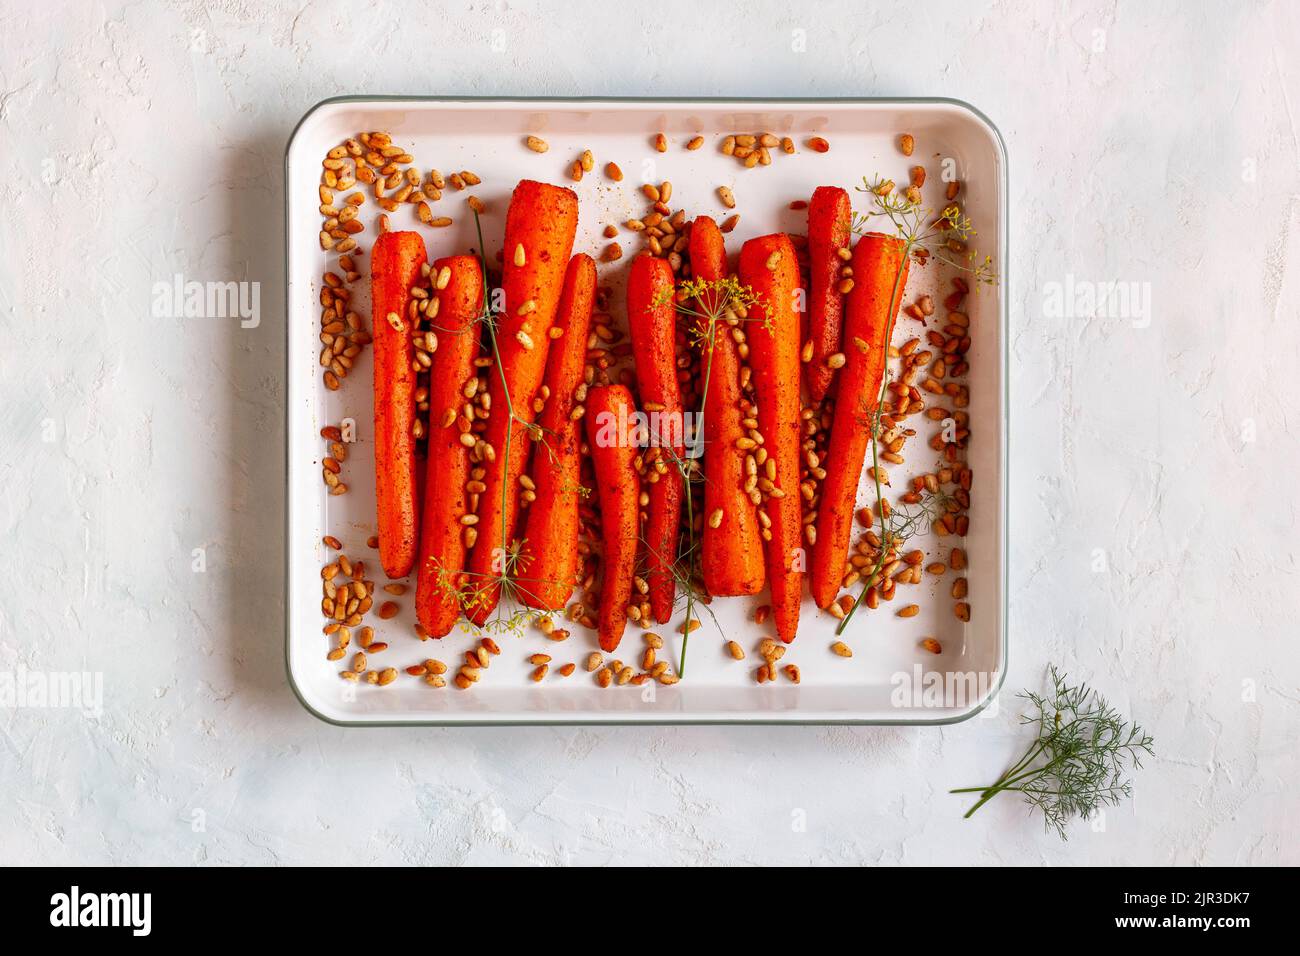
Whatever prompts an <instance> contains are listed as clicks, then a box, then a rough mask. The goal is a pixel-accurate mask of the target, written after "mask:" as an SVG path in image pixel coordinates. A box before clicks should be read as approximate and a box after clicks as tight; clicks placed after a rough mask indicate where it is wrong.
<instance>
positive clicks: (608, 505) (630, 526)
mask: <svg viewBox="0 0 1300 956" xmlns="http://www.w3.org/2000/svg"><path fill="white" fill-rule="evenodd" d="M635 411H636V407H635V405H634V404H633V402H632V393H631V392H630V391H628V390H627V388H626V387H625V386H622V385H602V386H600V387H597V388H593V389H592V390H591V391H590V392H589V393H588V395H587V415H586V418H587V444H588V445H589V446H590V448H591V461H592V465H593V466H594V467H595V471H596V489H597V493H598V494H599V496H600V529H601V531H600V536H601V541H602V542H603V545H604V547H603V551H604V554H603V556H602V560H601V584H600V613H599V615H598V616H597V634H598V636H599V638H600V646H601V648H602V649H603V650H606V651H612V650H614V649H615V648H616V647H618V642H619V641H621V640H622V639H623V630H624V629H625V628H626V627H627V606H628V603H629V602H630V601H631V600H632V576H633V574H635V572H636V550H637V538H638V534H637V522H638V518H639V507H640V498H641V479H640V477H639V476H638V475H637V473H636V462H635V459H636V455H637V447H636V442H635V437H634V436H633V435H632V434H630V432H631V431H632V430H633V428H634V425H633V424H632V422H633V419H632V416H633V414H634V413H635Z"/></svg>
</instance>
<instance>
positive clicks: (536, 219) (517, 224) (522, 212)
mask: <svg viewBox="0 0 1300 956" xmlns="http://www.w3.org/2000/svg"><path fill="white" fill-rule="evenodd" d="M577 227H578V197H577V196H575V195H574V193H573V190H571V189H564V188H563V187H560V186H550V185H547V184H546V183H538V182H534V181H532V180H529V179H525V180H523V181H521V182H520V183H519V185H518V186H516V187H515V191H514V195H513V196H512V197H511V199H510V209H509V211H508V212H507V213H506V241H505V250H504V251H505V259H504V263H503V271H502V278H501V285H502V290H503V291H504V293H505V311H504V312H503V313H502V314H501V315H500V316H499V319H498V322H497V329H496V333H495V353H496V354H495V355H493V359H494V360H495V364H496V367H495V368H494V369H493V370H492V374H491V376H490V384H489V387H488V395H489V396H490V397H491V400H492V414H491V417H490V418H489V419H488V426H487V430H486V431H485V432H484V434H483V440H484V442H485V443H486V446H487V448H488V449H490V451H488V452H487V459H486V461H485V463H484V464H485V467H486V474H485V476H484V478H483V484H484V485H485V489H484V491H483V494H482V496H481V498H480V500H479V523H478V532H479V533H478V542H477V544H475V546H474V550H473V551H471V552H470V556H469V562H468V568H469V572H470V578H471V582H472V587H473V589H474V595H473V598H472V600H471V601H470V603H469V606H468V607H467V608H466V612H465V613H466V616H467V617H469V619H470V620H471V621H473V622H474V623H475V624H480V625H481V624H483V623H484V622H485V621H486V620H487V618H488V615H490V614H491V613H492V611H493V609H494V608H495V607H496V606H497V601H498V600H499V599H500V590H501V589H500V586H499V583H498V579H499V578H500V577H501V576H502V575H503V574H505V573H506V571H507V570H508V568H507V564H508V561H507V556H506V549H508V548H509V547H510V546H511V542H512V541H513V540H514V535H515V524H516V521H517V519H518V515H519V477H520V476H521V475H523V474H524V471H525V469H526V467H527V464H528V453H529V452H530V451H531V450H532V444H533V443H532V441H531V440H530V438H529V434H528V426H530V425H531V424H532V422H533V417H534V412H533V399H534V397H536V394H537V389H538V388H539V387H540V386H541V384H542V377H543V375H544V374H545V372H546V356H547V354H548V352H549V350H550V344H551V338H550V332H551V325H552V323H553V322H554V321H555V310H556V308H557V307H558V306H559V303H560V291H561V289H562V288H563V286H564V272H565V268H566V267H567V265H568V262H569V255H570V254H571V253H572V252H573V236H574V232H575V231H576V229H577Z"/></svg>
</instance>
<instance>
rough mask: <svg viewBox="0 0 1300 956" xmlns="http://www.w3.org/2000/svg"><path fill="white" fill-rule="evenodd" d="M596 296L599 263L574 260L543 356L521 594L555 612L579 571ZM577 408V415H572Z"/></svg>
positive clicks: (533, 604) (579, 257)
mask: <svg viewBox="0 0 1300 956" xmlns="http://www.w3.org/2000/svg"><path fill="white" fill-rule="evenodd" d="M595 301H596V263H595V262H593V261H592V259H591V256H588V255H584V254H582V253H579V254H578V255H576V256H574V257H573V258H572V259H570V260H569V268H568V271H566V272H565V274H564V291H563V293H562V294H561V295H560V306H559V309H558V310H557V311H556V314H555V328H556V329H559V330H561V331H562V332H563V334H562V335H561V336H560V337H559V338H558V339H557V340H556V341H555V344H554V345H552V346H551V354H550V357H549V358H547V360H546V387H547V388H548V389H550V396H549V397H548V398H547V399H546V405H545V407H544V408H543V409H542V414H541V417H540V418H539V419H538V424H539V425H540V426H541V427H542V428H543V429H544V435H543V439H542V441H543V442H544V443H545V444H544V445H539V447H538V448H537V449H536V450H535V451H534V452H533V468H532V476H533V484H534V486H535V489H534V490H535V492H536V495H537V498H536V500H535V501H534V502H533V503H532V505H531V506H530V507H529V509H528V521H527V523H526V524H525V527H524V540H523V544H522V548H521V553H522V554H523V555H525V557H524V559H523V560H522V561H521V566H522V570H521V571H520V575H521V577H522V578H523V579H524V580H523V583H522V584H521V587H520V599H521V600H522V601H523V602H524V603H525V604H527V605H528V606H529V607H535V608H542V609H544V610H548V611H558V610H560V609H561V608H563V607H564V605H565V602H566V601H568V600H569V595H570V594H572V593H573V585H574V575H575V573H576V572H577V569H578V501H579V497H580V491H581V486H582V477H581V473H580V472H581V464H582V459H581V456H580V449H581V447H582V412H581V411H580V409H581V407H582V402H580V401H579V400H578V398H577V396H576V394H575V393H576V392H577V390H578V387H579V386H580V385H581V384H582V383H583V370H584V368H585V366H586V362H587V333H588V331H589V329H590V328H591V311H592V307H593V306H594V304H595ZM575 411H578V415H577V417H574V413H575Z"/></svg>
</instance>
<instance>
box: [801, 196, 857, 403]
mask: <svg viewBox="0 0 1300 956" xmlns="http://www.w3.org/2000/svg"><path fill="white" fill-rule="evenodd" d="M852 219H853V209H852V207H851V206H850V205H849V194H848V193H846V192H845V191H844V190H843V189H840V188H839V187H838V186H818V187H817V188H816V189H815V190H813V194H812V202H810V203H809V204H808V280H809V281H808V337H809V339H810V340H811V342H812V359H811V360H809V362H808V363H807V365H805V366H804V367H805V369H806V371H807V375H808V378H807V381H808V393H809V394H810V395H811V396H812V400H813V401H814V402H820V401H821V400H822V399H823V398H824V397H825V396H826V392H827V391H828V390H829V389H830V386H831V376H832V375H833V374H834V372H835V370H834V369H832V368H831V367H830V366H829V365H827V364H826V360H827V359H828V358H830V356H832V355H834V354H835V353H837V352H839V350H840V324H841V320H842V317H843V313H844V297H843V295H841V294H840V292H839V288H838V286H839V283H840V269H841V268H843V266H844V262H843V260H841V259H840V256H839V251H840V250H841V249H845V248H848V245H849V226H850V225H851V223H852Z"/></svg>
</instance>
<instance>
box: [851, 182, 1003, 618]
mask: <svg viewBox="0 0 1300 956" xmlns="http://www.w3.org/2000/svg"><path fill="white" fill-rule="evenodd" d="M855 188H856V190H857V191H858V192H860V193H867V194H868V195H870V196H871V207H870V208H869V209H868V210H867V212H865V213H854V214H853V218H852V221H851V222H850V223H849V231H850V232H852V233H854V234H856V235H859V236H860V235H862V234H863V233H866V232H869V231H870V229H871V225H872V220H874V219H884V220H887V221H888V222H889V224H890V225H891V226H892V227H893V230H894V234H895V237H896V238H897V239H898V240H899V241H901V242H902V243H903V254H902V256H900V257H899V266H898V272H897V273H896V274H895V275H894V287H893V291H892V292H891V293H890V297H889V327H888V328H887V329H886V331H885V337H884V340H883V342H882V344H881V347H880V348H881V351H882V352H883V353H884V354H883V355H882V357H881V358H882V361H881V367H882V368H884V369H885V370H886V374H883V375H881V376H880V394H879V395H878V396H877V397H876V408H875V411H874V412H873V414H872V416H871V466H872V468H871V474H872V478H873V481H874V484H875V491H876V509H877V511H879V512H880V513H881V515H882V526H884V525H885V521H884V518H883V515H884V506H883V502H884V498H885V493H884V490H883V488H882V486H881V481H880V441H879V439H880V435H881V432H882V424H883V423H882V421H881V419H882V418H883V417H884V414H885V396H886V395H887V394H888V390H889V375H888V368H889V343H890V342H891V341H892V340H893V338H894V326H895V325H896V324H897V321H898V310H899V307H900V306H901V304H902V301H901V298H902V294H903V273H904V271H905V270H906V268H907V263H908V260H909V259H912V258H916V259H917V261H919V262H921V263H922V264H924V263H925V262H927V261H929V260H930V259H934V260H935V261H938V262H942V263H944V264H945V265H949V266H952V267H953V268H955V269H960V270H961V271H963V272H967V273H969V274H970V276H971V278H972V280H973V281H974V282H975V283H976V290H977V291H978V288H979V286H980V285H996V284H997V281H998V277H997V274H996V273H995V272H994V271H993V265H992V263H993V260H992V258H991V257H990V256H985V257H984V258H983V259H982V260H978V253H976V252H974V251H970V252H969V253H968V255H967V262H965V263H963V262H960V261H958V260H955V259H953V258H952V256H951V255H949V253H953V254H957V253H960V252H962V251H965V250H966V244H967V242H968V241H969V240H970V239H971V237H972V236H974V235H975V230H974V228H973V226H972V225H971V221H970V218H969V217H968V216H966V215H965V214H964V213H963V212H962V211H961V207H960V206H958V205H957V204H956V203H951V204H949V205H948V206H945V207H944V209H943V210H942V212H940V213H939V215H938V217H937V218H932V217H933V216H934V212H933V210H930V209H926V208H923V207H922V206H921V204H920V203H917V202H912V201H911V200H910V199H908V198H907V196H906V194H905V193H902V192H895V191H894V184H893V182H891V181H889V180H884V179H881V178H880V177H879V176H877V177H876V178H875V179H874V180H872V181H868V180H867V178H866V177H865V176H864V177H862V185H861V186H858V187H855ZM927 220H928V222H927ZM977 260H978V261H977ZM945 507H946V502H945ZM904 514H906V512H904ZM934 517H937V515H935V516H934ZM931 520H933V518H932V519H931ZM885 530H886V532H888V531H890V529H889V528H888V527H885ZM904 530H906V529H904ZM926 530H928V523H927V525H926ZM910 533H915V531H914V530H913V531H911V532H909V533H908V534H904V537H907V536H909V535H910ZM900 540H901V539H900ZM888 553H889V539H888V537H887V536H886V537H884V539H883V543H882V546H881V548H880V554H879V556H878V557H877V559H876V563H875V566H874V567H873V568H872V569H871V572H870V573H869V574H868V575H866V577H865V580H864V583H863V585H862V588H861V590H860V591H858V596H857V598H856V599H855V600H854V602H853V605H852V606H851V607H850V608H849V609H848V611H847V612H845V614H844V616H843V617H842V618H841V619H840V622H839V624H838V625H837V626H836V628H835V633H836V634H837V635H840V634H843V633H844V630H845V628H847V627H848V626H849V621H851V620H852V619H853V615H854V614H856V613H857V610H858V608H860V607H861V606H862V604H863V602H865V601H866V598H867V592H868V591H869V590H870V589H871V587H872V586H873V585H874V584H875V583H876V580H877V578H878V577H879V575H880V572H881V569H882V568H883V567H884V565H885V558H886V555H887V554H888Z"/></svg>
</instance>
